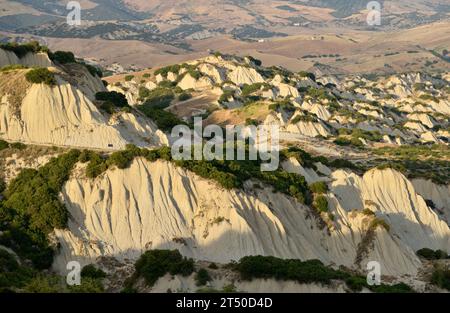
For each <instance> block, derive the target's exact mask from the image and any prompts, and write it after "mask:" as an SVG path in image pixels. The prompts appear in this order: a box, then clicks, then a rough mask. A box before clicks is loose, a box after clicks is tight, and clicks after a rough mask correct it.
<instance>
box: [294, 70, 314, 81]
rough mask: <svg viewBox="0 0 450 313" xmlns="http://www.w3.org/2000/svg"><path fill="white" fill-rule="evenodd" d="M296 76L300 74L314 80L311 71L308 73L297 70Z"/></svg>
mask: <svg viewBox="0 0 450 313" xmlns="http://www.w3.org/2000/svg"><path fill="white" fill-rule="evenodd" d="M298 76H300V77H302V78H304V77H308V78H309V79H311V80H313V81H316V75H314V74H313V73H310V72H305V71H300V72H298Z"/></svg>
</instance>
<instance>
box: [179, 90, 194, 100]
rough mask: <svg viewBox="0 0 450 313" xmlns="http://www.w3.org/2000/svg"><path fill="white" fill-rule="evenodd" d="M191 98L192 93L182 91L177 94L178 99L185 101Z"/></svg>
mask: <svg viewBox="0 0 450 313" xmlns="http://www.w3.org/2000/svg"><path fill="white" fill-rule="evenodd" d="M191 98H192V95H191V94H190V93H188V92H183V93H181V94H179V95H178V101H186V100H189V99H191Z"/></svg>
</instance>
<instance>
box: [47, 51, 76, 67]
mask: <svg viewBox="0 0 450 313" xmlns="http://www.w3.org/2000/svg"><path fill="white" fill-rule="evenodd" d="M48 56H49V58H50V59H51V60H52V61H55V62H58V63H60V64H67V63H76V62H77V61H76V60H75V55H74V54H73V53H72V52H69V51H56V52H51V53H49V54H48Z"/></svg>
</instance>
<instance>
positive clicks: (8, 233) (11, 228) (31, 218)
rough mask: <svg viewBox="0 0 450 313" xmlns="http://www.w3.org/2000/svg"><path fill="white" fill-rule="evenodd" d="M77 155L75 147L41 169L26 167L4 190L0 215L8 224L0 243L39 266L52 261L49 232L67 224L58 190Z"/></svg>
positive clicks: (66, 215)
mask: <svg viewBox="0 0 450 313" xmlns="http://www.w3.org/2000/svg"><path fill="white" fill-rule="evenodd" d="M78 157H79V151H77V150H72V151H70V152H68V153H66V154H62V155H60V156H58V157H57V158H53V159H51V160H50V161H49V162H48V163H47V164H46V165H44V166H43V167H41V168H39V169H38V170H34V169H24V170H22V171H21V172H20V173H19V175H18V176H17V177H16V178H15V179H14V180H12V181H11V183H10V184H9V186H8V188H7V190H6V191H5V193H4V195H5V199H4V201H3V206H2V207H1V208H0V217H2V220H3V222H4V223H5V222H6V227H5V226H3V227H4V232H3V233H2V235H1V236H0V244H3V245H6V246H9V247H11V248H12V249H13V250H14V251H16V252H17V253H18V255H19V256H21V257H23V258H26V259H30V260H31V261H32V262H33V264H34V265H35V266H36V267H37V268H47V267H48V266H50V265H51V263H52V255H53V250H52V249H51V248H50V246H49V243H48V239H47V235H48V234H49V233H51V232H52V231H53V229H55V228H58V229H64V228H65V227H66V225H67V219H68V213H67V210H66V208H65V207H64V204H63V203H62V202H61V200H60V198H59V193H60V191H61V189H62V186H63V184H64V183H65V182H66V181H67V179H68V178H69V176H70V173H71V171H72V169H73V166H74V165H75V163H76V162H77V161H78Z"/></svg>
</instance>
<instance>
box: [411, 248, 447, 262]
mask: <svg viewBox="0 0 450 313" xmlns="http://www.w3.org/2000/svg"><path fill="white" fill-rule="evenodd" d="M416 254H417V255H418V256H420V257H423V258H425V259H427V260H441V259H447V258H448V257H449V256H448V254H447V252H445V251H442V250H436V251H434V250H432V249H429V248H423V249H420V250H418V251H417V252H416Z"/></svg>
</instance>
